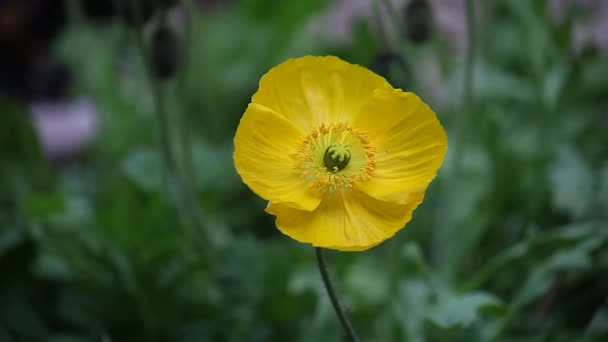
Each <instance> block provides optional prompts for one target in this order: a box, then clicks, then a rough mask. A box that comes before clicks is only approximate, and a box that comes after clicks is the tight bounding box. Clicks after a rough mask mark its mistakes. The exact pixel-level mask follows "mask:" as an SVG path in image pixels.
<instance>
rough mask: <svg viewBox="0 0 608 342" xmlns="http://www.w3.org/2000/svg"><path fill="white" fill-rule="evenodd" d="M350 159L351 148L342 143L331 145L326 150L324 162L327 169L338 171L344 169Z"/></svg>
mask: <svg viewBox="0 0 608 342" xmlns="http://www.w3.org/2000/svg"><path fill="white" fill-rule="evenodd" d="M349 161H350V150H349V149H348V147H346V146H344V145H340V144H336V145H331V146H329V147H328V148H327V150H325V156H324V157H323V163H325V167H326V168H327V170H329V171H332V172H336V171H340V170H342V169H344V168H345V167H346V165H348V162H349Z"/></svg>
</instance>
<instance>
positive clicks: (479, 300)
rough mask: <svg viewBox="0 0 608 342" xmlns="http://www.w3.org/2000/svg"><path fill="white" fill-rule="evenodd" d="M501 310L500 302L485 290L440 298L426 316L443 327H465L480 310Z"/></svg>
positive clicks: (476, 317)
mask: <svg viewBox="0 0 608 342" xmlns="http://www.w3.org/2000/svg"><path fill="white" fill-rule="evenodd" d="M489 311H492V312H503V311H504V306H503V304H502V302H501V301H500V300H499V299H498V298H496V297H495V296H494V295H492V294H489V293H486V292H470V293H466V294H463V295H452V296H449V297H447V298H440V300H439V301H438V303H437V304H436V305H435V306H434V307H433V308H431V310H430V312H428V313H427V314H426V318H427V319H428V320H429V321H431V322H432V323H433V324H435V325H437V326H439V327H441V328H443V329H453V328H465V327H467V326H469V325H470V324H471V323H473V322H474V321H475V320H477V319H478V318H479V316H480V313H482V312H489Z"/></svg>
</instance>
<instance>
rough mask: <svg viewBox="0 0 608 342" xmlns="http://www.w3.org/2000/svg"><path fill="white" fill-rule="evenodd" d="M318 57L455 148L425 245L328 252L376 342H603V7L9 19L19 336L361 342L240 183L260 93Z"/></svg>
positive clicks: (420, 224) (561, 3) (423, 212)
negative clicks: (411, 100)
mask: <svg viewBox="0 0 608 342" xmlns="http://www.w3.org/2000/svg"><path fill="white" fill-rule="evenodd" d="M134 9H135V11H134ZM142 48H143V49H142ZM309 54H314V55H325V54H333V55H337V56H340V57H341V58H343V59H345V60H347V61H350V62H352V63H357V64H361V65H365V66H368V67H370V68H372V69H374V70H376V71H377V72H379V73H381V74H382V75H384V76H385V77H387V79H389V80H390V82H391V83H392V84H393V85H394V86H395V87H400V88H403V89H406V90H410V91H414V92H416V93H418V94H419V95H420V96H421V97H422V98H423V99H424V100H425V101H426V102H428V103H429V104H430V105H431V106H432V108H434V110H435V111H436V113H437V115H438V117H439V119H440V121H441V122H442V123H443V125H444V127H445V128H446V130H447V132H448V137H449V153H448V156H447V158H446V160H445V162H444V166H443V167H442V169H441V170H440V172H439V174H438V176H437V178H436V179H435V180H434V181H433V183H432V185H431V187H430V189H429V191H428V192H427V195H426V199H425V201H424V203H423V204H422V205H421V206H420V207H419V208H418V209H417V210H416V211H415V213H414V218H413V220H412V221H411V222H410V223H409V224H408V225H407V227H406V229H404V230H402V231H400V232H399V233H398V234H397V235H396V236H395V237H394V238H392V239H390V240H388V241H387V242H385V243H383V244H381V245H380V246H378V247H375V248H373V249H372V250H369V251H366V252H363V253H339V252H329V253H328V259H329V262H330V265H331V272H332V277H333V279H334V282H335V286H336V287H337V289H338V293H339V296H340V298H341V300H342V301H343V303H344V305H345V306H346V308H347V310H348V312H349V315H350V317H351V319H352V321H353V324H354V326H355V328H356V330H357V331H358V333H359V335H360V337H361V339H362V340H363V341H608V301H607V299H608V250H607V248H606V247H607V246H608V226H607V224H606V223H607V221H608V2H607V1H603V0H597V1H593V0H589V1H583V0H578V1H576V0H550V1H541V0H529V1H523V0H486V1H465V0H435V1H433V0H431V1H428V2H427V1H420V0H408V1H403V0H394V1H391V0H334V1H324V0H307V1H282V0H215V1H212V0H206V1H200V0H184V1H171V0H166V1H165V0H155V1H152V0H145V1H142V2H141V3H140V4H136V3H135V6H134V3H133V2H131V1H130V0H105V1H102V0H99V1H95V0H91V1H85V0H65V1H63V0H55V1H51V0H5V1H1V2H0V341H2V342H11V341H52V342H72V341H74V342H76V341H100V342H110V341H159V342H160V341H341V340H343V336H342V333H341V329H340V326H339V325H338V323H337V320H336V317H335V315H334V312H333V309H332V307H331V304H330V302H329V300H328V298H327V295H326V293H325V290H324V288H323V285H322V282H321V279H320V276H319V274H318V270H317V267H316V263H315V258H314V252H313V249H312V248H311V247H310V246H307V245H303V244H300V243H298V242H296V241H293V240H291V239H289V238H287V237H286V236H283V235H282V234H281V233H280V232H279V231H278V230H277V229H276V228H274V225H273V219H272V217H270V216H269V215H267V214H265V213H264V211H263V209H264V207H265V203H264V202H263V201H262V200H260V199H259V198H257V197H256V196H255V195H254V194H253V193H252V192H251V191H250V190H249V189H247V187H246V186H245V185H244V184H243V183H242V182H241V181H240V179H239V177H238V175H237V174H236V172H235V170H234V167H233V163H232V151H233V145H232V139H233V135H234V132H235V129H236V127H237V124H238V122H239V119H240V117H241V115H242V113H243V111H244V109H245V108H246V105H247V103H248V102H249V100H250V98H251V95H252V94H253V93H254V92H255V90H256V88H257V82H258V80H259V78H260V77H261V76H262V75H263V74H264V73H265V72H266V71H267V70H268V69H269V68H271V67H272V66H274V65H276V64H278V63H280V62H282V61H284V60H285V59H287V58H290V57H296V56H302V55H309ZM147 71H151V72H147ZM381 115H382V113H378V118H379V120H381Z"/></svg>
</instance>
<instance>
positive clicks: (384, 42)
mask: <svg viewBox="0 0 608 342" xmlns="http://www.w3.org/2000/svg"><path fill="white" fill-rule="evenodd" d="M372 6H373V7H372V11H373V15H374V24H375V26H376V27H375V29H376V35H377V37H378V41H379V43H380V49H379V50H381V51H382V52H385V51H389V50H391V43H390V41H389V38H388V34H387V33H386V31H385V30H384V26H383V25H382V12H381V8H380V3H379V2H378V1H374V3H373V4H372Z"/></svg>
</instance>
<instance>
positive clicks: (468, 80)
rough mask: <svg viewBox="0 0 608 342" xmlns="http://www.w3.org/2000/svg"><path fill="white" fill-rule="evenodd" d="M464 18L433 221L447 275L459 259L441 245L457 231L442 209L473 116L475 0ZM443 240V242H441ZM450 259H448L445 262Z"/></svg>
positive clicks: (458, 170) (470, 0) (437, 248)
mask: <svg viewBox="0 0 608 342" xmlns="http://www.w3.org/2000/svg"><path fill="white" fill-rule="evenodd" d="M466 19H467V20H466V22H467V41H468V46H467V49H466V52H465V61H464V70H463V74H464V75H463V79H464V80H463V94H462V97H463V99H462V108H461V111H460V116H459V117H457V118H456V119H455V127H454V139H450V140H451V141H452V143H451V146H452V148H451V149H452V151H453V152H452V156H451V157H450V159H449V160H450V161H451V165H450V166H451V167H450V168H448V172H446V176H445V180H444V182H443V184H442V187H441V191H440V193H439V198H438V204H437V207H438V208H437V211H436V213H437V214H436V216H435V222H434V227H433V235H434V236H433V243H434V246H433V247H434V248H433V253H436V254H437V255H439V256H440V257H439V258H437V255H436V256H435V259H439V260H435V262H438V263H439V265H445V266H444V268H443V270H444V271H445V272H447V273H448V275H450V276H451V275H452V274H454V272H455V271H456V270H455V269H454V267H453V266H454V265H455V264H456V265H457V264H458V260H452V258H453V257H454V255H445V254H444V253H445V248H444V246H446V245H450V244H452V241H451V240H452V239H453V238H454V236H453V235H452V234H454V233H455V232H456V229H455V227H444V226H443V225H442V224H444V222H445V220H444V217H445V215H444V214H445V211H446V207H447V205H448V203H447V201H448V200H449V198H448V196H449V193H450V190H449V186H450V185H451V184H453V183H454V182H455V180H456V179H458V177H460V173H461V167H462V159H463V158H462V155H463V153H464V147H465V146H466V138H467V136H468V129H469V127H470V126H471V125H472V122H473V120H474V113H475V109H474V103H473V102H474V96H473V90H474V84H473V81H474V65H475V54H476V51H477V39H476V37H475V32H476V22H475V0H466ZM443 242H445V243H443ZM448 261H449V262H448Z"/></svg>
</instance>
